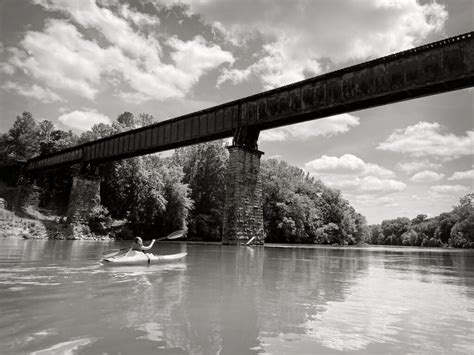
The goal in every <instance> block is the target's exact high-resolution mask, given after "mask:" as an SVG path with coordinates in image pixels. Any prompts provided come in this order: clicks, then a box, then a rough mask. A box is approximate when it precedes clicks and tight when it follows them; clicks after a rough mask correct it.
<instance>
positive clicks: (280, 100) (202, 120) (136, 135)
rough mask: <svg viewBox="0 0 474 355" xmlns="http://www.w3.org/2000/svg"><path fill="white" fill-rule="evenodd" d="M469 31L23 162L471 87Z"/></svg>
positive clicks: (141, 148)
mask: <svg viewBox="0 0 474 355" xmlns="http://www.w3.org/2000/svg"><path fill="white" fill-rule="evenodd" d="M473 42H474V32H469V33H467V34H464V35H459V36H456V37H452V38H448V39H445V40H442V41H439V42H434V43H431V44H427V45H424V46H421V47H417V48H414V49H410V50H407V51H403V52H399V53H395V54H392V55H389V56H386V57H382V58H378V59H375V60H372V61H368V62H365V63H362V64H358V65H355V66H351V67H348V68H344V69H341V70H337V71H334V72H331V73H328V74H324V75H321V76H317V77H314V78H311V79H307V80H304V81H300V82H297V83H294V84H291V85H287V86H283V87H280V88H277V89H274V90H270V91H266V92H262V93H259V94H256V95H253V96H249V97H246V98H242V99H239V100H236V101H232V102H228V103H225V104H222V105H219V106H215V107H211V108H208V109H205V110H201V111H197V112H194V113H190V114H187V115H184V116H180V117H177V118H174V119H170V120H166V121H162V122H159V123H156V124H153V125H150V126H146V127H143V128H139V129H135V130H131V131H127V132H123V133H120V134H117V135H114V136H110V137H107V138H103V139H99V140H96V141H92V142H88V143H84V144H82V145H79V146H75V147H71V148H68V149H64V150H62V151H59V152H57V153H54V154H51V155H49V156H39V157H35V158H33V159H31V160H29V161H28V162H27V166H26V169H27V170H39V169H47V168H52V167H56V166H59V165H64V164H72V163H77V162H100V161H108V160H116V159H122V158H127V157H133V156H137V155H143V154H148V153H153V152H160V151H164V150H168V149H172V148H178V147H182V146H186V145H190V144H194V143H199V142H206V141H211V140H215V139H220V138H226V137H231V136H233V135H234V133H235V131H236V130H237V128H239V127H245V126H252V127H255V128H257V129H260V130H264V129H269V128H274V127H279V126H283V125H288V124H293V123H298V122H303V121H308V120H313V119H318V118H322V117H327V116H331V115H335V114H340V113H345V112H350V111H355V110H360V109H366V108H370V107H374V106H380V105H385V104H390V103H395V102H398V101H402V100H408V99H414V98H418V97H422V96H426V95H433V94H438V93H443V92H447V91H452V90H457V89H462V88H466V87H471V86H473V83H474V46H473Z"/></svg>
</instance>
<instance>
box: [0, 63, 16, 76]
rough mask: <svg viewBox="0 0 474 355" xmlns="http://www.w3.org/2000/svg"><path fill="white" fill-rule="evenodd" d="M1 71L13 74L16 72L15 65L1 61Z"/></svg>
mask: <svg viewBox="0 0 474 355" xmlns="http://www.w3.org/2000/svg"><path fill="white" fill-rule="evenodd" d="M0 73H4V74H7V75H13V74H15V67H14V66H13V65H11V64H8V63H0Z"/></svg>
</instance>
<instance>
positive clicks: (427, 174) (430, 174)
mask: <svg viewBox="0 0 474 355" xmlns="http://www.w3.org/2000/svg"><path fill="white" fill-rule="evenodd" d="M443 177H444V174H438V173H435V172H434V171H429V170H423V171H421V172H419V173H417V174H415V175H413V176H412V177H411V179H410V180H411V181H413V182H436V181H439V180H441V179H442V178H443Z"/></svg>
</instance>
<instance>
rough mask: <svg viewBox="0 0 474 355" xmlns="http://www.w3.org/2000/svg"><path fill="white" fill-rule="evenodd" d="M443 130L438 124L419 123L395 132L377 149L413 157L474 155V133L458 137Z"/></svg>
mask: <svg viewBox="0 0 474 355" xmlns="http://www.w3.org/2000/svg"><path fill="white" fill-rule="evenodd" d="M443 130H444V128H443V127H442V126H441V125H440V124H439V123H436V122H435V123H429V122H418V123H417V124H415V125H413V126H408V127H406V128H405V129H397V130H395V132H394V133H392V134H391V135H390V136H389V137H388V138H387V139H386V140H385V141H384V142H382V143H380V144H379V145H378V146H377V149H380V150H385V151H392V152H397V153H404V154H409V155H411V156H413V157H429V156H432V157H438V158H458V157H460V156H464V155H471V154H472V152H473V149H474V131H467V132H466V135H465V136H456V135H454V134H452V133H445V132H443Z"/></svg>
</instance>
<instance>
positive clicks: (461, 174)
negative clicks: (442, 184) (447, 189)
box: [448, 169, 474, 182]
mask: <svg viewBox="0 0 474 355" xmlns="http://www.w3.org/2000/svg"><path fill="white" fill-rule="evenodd" d="M448 180H449V181H457V180H470V181H471V182H473V181H474V169H472V170H467V171H456V172H455V173H454V174H453V175H452V176H451V177H449V178H448Z"/></svg>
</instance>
